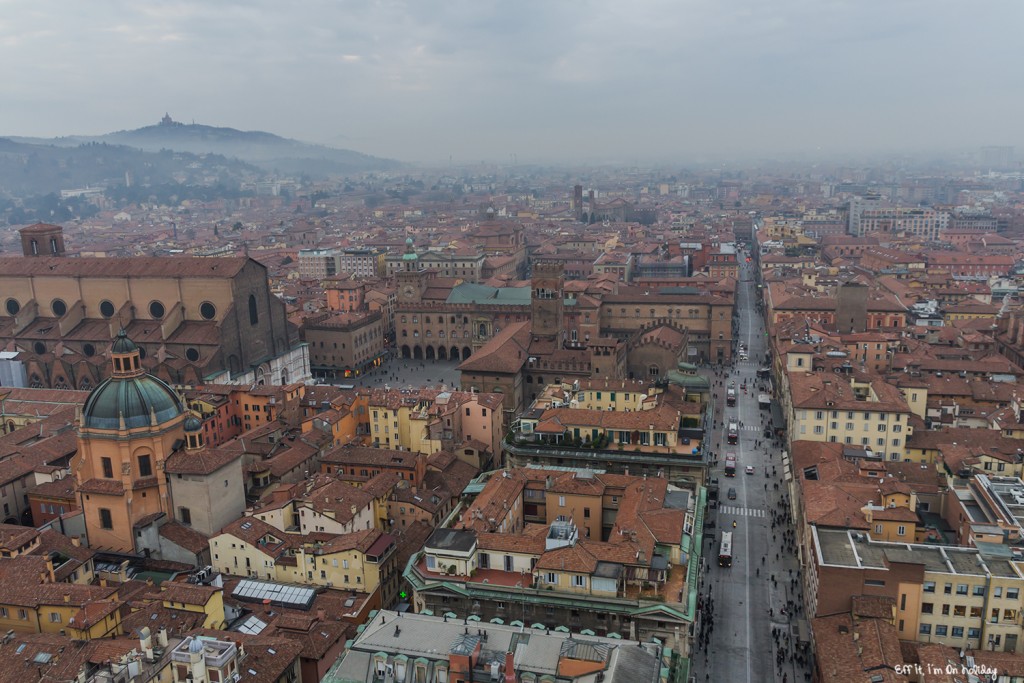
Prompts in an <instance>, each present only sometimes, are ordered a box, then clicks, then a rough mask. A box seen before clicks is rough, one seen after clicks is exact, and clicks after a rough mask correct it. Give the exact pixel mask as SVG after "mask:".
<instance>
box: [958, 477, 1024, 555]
mask: <svg viewBox="0 0 1024 683" xmlns="http://www.w3.org/2000/svg"><path fill="white" fill-rule="evenodd" d="M945 519H946V522H947V523H948V524H949V526H950V527H951V528H952V529H953V530H954V531H955V532H956V541H957V543H958V544H959V545H964V546H970V547H977V546H978V544H979V543H993V544H996V545H1006V546H1020V545H1021V538H1022V537H1024V481H1022V480H1021V479H1020V478H1019V477H997V476H988V475H985V474H981V473H979V472H975V473H974V476H972V477H970V478H969V479H957V480H954V481H953V484H952V486H950V488H949V490H948V491H947V493H946V506H945ZM1015 552H1016V551H1015Z"/></svg>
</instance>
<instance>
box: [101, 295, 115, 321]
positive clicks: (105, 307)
mask: <svg viewBox="0 0 1024 683" xmlns="http://www.w3.org/2000/svg"><path fill="white" fill-rule="evenodd" d="M116 312H117V310H116V309H115V308H114V302H113V301H108V300H106V299H104V300H103V301H101V302H100V315H102V316H103V317H104V318H113V317H114V313H116Z"/></svg>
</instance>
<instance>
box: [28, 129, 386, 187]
mask: <svg viewBox="0 0 1024 683" xmlns="http://www.w3.org/2000/svg"><path fill="white" fill-rule="evenodd" d="M12 140H14V141H16V142H29V143H34V144H40V143H42V144H48V145H59V146H71V145H80V144H83V143H86V142H106V143H110V144H116V145H126V146H128V147H134V148H136V149H140V150H143V151H147V152H158V151H160V150H165V149H170V150H174V151H176V152H190V153H192V154H220V155H223V156H225V157H232V158H237V159H240V160H242V161H245V162H248V163H251V164H254V165H256V166H259V167H260V168H263V169H265V170H268V171H278V172H280V173H289V174H297V173H306V174H309V175H313V176H324V175H331V174H346V173H354V172H360V171H379V170H386V169H391V168H396V167H398V166H399V164H398V162H397V161H393V160H390V159H381V158H379V157H374V156H370V155H368V154H361V153H359V152H354V151H352V150H349V149H335V148H333V147H325V146H323V145H313V144H309V143H305V142H299V141H298V140H291V139H288V138H283V137H281V136H279V135H274V134H273V133H265V132H263V131H242V130H237V129H235V128H220V127H215V126H204V125H201V124H196V123H192V124H184V123H178V122H176V121H172V120H171V118H170V117H169V116H165V117H164V119H163V120H162V121H161V122H160V123H159V124H157V125H155V126H145V127H143V128H137V129H135V130H122V131H117V132H115V133H107V134H106V135H99V136H91V137H90V136H84V137H83V136H72V137H61V138H54V139H52V140H41V139H38V138H12Z"/></svg>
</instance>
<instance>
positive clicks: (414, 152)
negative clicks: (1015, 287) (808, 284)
mask: <svg viewBox="0 0 1024 683" xmlns="http://www.w3.org/2000/svg"><path fill="white" fill-rule="evenodd" d="M1022 20H1024V2H1022V1H1021V0H983V1H976V2H964V1H962V0H948V1H947V0H905V1H904V0H851V1H849V2H847V1H843V0H666V1H664V2H662V1H647V0H618V1H615V2H610V1H605V0H593V1H587V0H578V1H576V0H540V1H537V2H534V1H532V0H506V1H504V2H491V1H488V0H449V1H443V2H442V1H438V0H411V1H410V2H399V1H388V0H382V1H377V2H374V1H371V0H366V1H360V2H347V1H343V0H324V1H322V2H320V1H317V2H313V1H305V0H295V1H293V2H281V1H280V0H275V1H274V2H269V1H263V0H246V2H242V3H230V2H221V1H220V0H204V1H202V2H150V1H147V0H131V1H127V0H126V1H117V0H65V1H48V0H0V83H2V86H0V87H2V89H0V135H32V136H55V135H68V134H98V133H105V132H110V131H113V130H120V129H130V128H138V127H141V126H143V125H149V124H152V123H156V121H157V120H158V119H159V118H160V117H161V116H162V115H163V114H164V112H165V111H167V112H170V114H171V116H172V117H174V118H175V119H176V120H180V121H185V122H190V121H192V120H195V121H196V122H197V123H205V124H210V125H218V126H231V127H235V128H241V129H246V130H250V129H259V130H266V131H270V132H273V133H277V134H280V135H284V136H287V137H294V138H298V139H301V140H307V141H311V142H321V143H327V144H331V145H333V146H337V147H347V148H351V149H355V150H358V151H361V152H366V153H369V154H375V155H380V156H387V157H393V158H397V159H402V160H407V161H423V162H433V161H442V160H445V161H446V160H447V159H448V158H449V155H451V156H452V158H453V159H454V160H456V161H460V162H464V161H475V160H483V159H487V160H497V161H502V160H509V159H511V155H513V154H514V155H516V158H517V160H518V161H519V162H520V163H523V162H531V161H554V160H560V161H565V162H570V163H571V162H574V161H588V160H594V159H615V160H621V161H636V162H643V161H651V160H659V161H669V160H680V161H683V160H685V159H686V158H687V156H690V155H705V154H722V155H727V156H728V155H732V156H757V155H762V154H764V155H768V154H777V153H789V152H800V153H814V152H815V151H816V150H821V151H823V152H830V151H833V150H835V151H875V150H880V151H885V150H892V151H912V150H926V149H950V148H953V147H964V148H973V147H975V146H977V145H983V144H1016V145H1017V146H1018V148H1020V147H1021V146H1022V143H1024V135H1022V134H1021V126H1020V121H1021V120H1024V106H1022V105H1024V69H1022V65H1024V59H1022V57H1021V44H1020V31H1021V29H1022V27H1024V21H1022Z"/></svg>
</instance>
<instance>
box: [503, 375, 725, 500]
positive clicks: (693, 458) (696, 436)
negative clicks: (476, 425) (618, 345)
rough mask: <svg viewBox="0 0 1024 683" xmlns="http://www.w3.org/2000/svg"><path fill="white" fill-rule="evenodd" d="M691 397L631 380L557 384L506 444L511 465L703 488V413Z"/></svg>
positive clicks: (526, 415) (675, 388)
mask: <svg viewBox="0 0 1024 683" xmlns="http://www.w3.org/2000/svg"><path fill="white" fill-rule="evenodd" d="M690 398H691V397H688V396H687V394H686V392H685V390H684V389H683V388H681V387H678V386H674V385H668V386H666V387H664V388H660V387H656V386H654V385H653V384H645V383H642V382H631V381H627V380H609V381H607V382H605V381H590V382H574V383H573V384H558V385H551V386H549V387H548V388H546V389H545V390H543V391H542V392H541V394H540V396H538V398H537V399H536V400H535V401H534V402H533V403H532V404H531V407H530V408H529V409H528V410H527V411H526V412H525V413H524V414H523V416H522V417H521V418H520V419H519V420H518V423H517V424H516V425H514V427H513V429H512V431H511V432H510V435H509V437H508V438H507V439H506V440H505V443H504V449H505V455H506V462H507V463H508V465H509V466H512V467H526V466H541V467H544V466H556V467H561V466H565V467H584V468H585V467H600V468H606V469H608V470H609V471H614V472H619V473H624V474H633V475H650V476H660V477H666V478H668V479H676V478H685V479H689V480H690V481H695V482H698V483H701V482H703V481H704V473H705V468H704V464H703V460H702V458H703V455H702V439H703V434H704V432H703V429H702V419H703V412H702V411H703V407H702V404H701V403H699V402H696V401H693V400H689V399H690ZM692 398H696V396H694V397H692Z"/></svg>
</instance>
